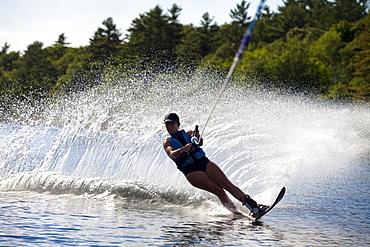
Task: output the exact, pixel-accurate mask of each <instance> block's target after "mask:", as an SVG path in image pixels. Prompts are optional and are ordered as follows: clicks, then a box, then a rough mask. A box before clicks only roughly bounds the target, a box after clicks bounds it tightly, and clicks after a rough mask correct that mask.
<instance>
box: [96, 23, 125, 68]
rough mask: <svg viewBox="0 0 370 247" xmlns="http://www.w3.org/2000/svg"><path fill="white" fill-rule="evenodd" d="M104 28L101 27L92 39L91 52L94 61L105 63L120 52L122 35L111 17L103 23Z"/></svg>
mask: <svg viewBox="0 0 370 247" xmlns="http://www.w3.org/2000/svg"><path fill="white" fill-rule="evenodd" d="M103 25H104V28H101V27H99V28H98V30H97V31H96V32H95V33H94V36H93V37H92V38H91V39H90V52H91V53H92V59H93V60H94V61H101V60H103V61H105V60H106V59H107V58H109V57H111V56H114V55H115V54H117V53H118V52H119V49H120V46H121V44H122V40H121V39H120V37H121V35H122V34H121V33H120V31H119V30H118V29H117V27H116V25H115V24H114V23H113V19H112V18H111V17H109V18H107V19H106V20H104V21H103Z"/></svg>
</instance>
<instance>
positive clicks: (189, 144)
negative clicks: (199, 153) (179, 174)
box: [181, 143, 193, 153]
mask: <svg viewBox="0 0 370 247" xmlns="http://www.w3.org/2000/svg"><path fill="white" fill-rule="evenodd" d="M192 146H193V144H192V143H188V144H186V145H185V146H183V147H181V149H182V150H183V151H184V153H189V152H190V150H191V147H192Z"/></svg>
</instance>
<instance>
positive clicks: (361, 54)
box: [349, 14, 370, 100]
mask: <svg viewBox="0 0 370 247" xmlns="http://www.w3.org/2000/svg"><path fill="white" fill-rule="evenodd" d="M363 24H364V30H363V31H362V32H361V33H360V34H359V35H358V37H357V38H356V40H355V41H356V44H357V51H356V55H355V58H354V68H355V71H354V73H353V75H354V76H355V77H354V79H353V80H352V81H351V83H350V87H349V89H350V93H351V95H352V97H354V98H355V99H361V100H370V14H367V15H366V17H365V18H364V19H363Z"/></svg>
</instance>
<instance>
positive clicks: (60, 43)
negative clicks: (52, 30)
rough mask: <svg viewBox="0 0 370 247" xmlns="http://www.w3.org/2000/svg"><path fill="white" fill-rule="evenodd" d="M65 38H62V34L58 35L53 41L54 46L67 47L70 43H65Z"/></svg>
mask: <svg viewBox="0 0 370 247" xmlns="http://www.w3.org/2000/svg"><path fill="white" fill-rule="evenodd" d="M66 39H67V37H65V36H64V33H62V34H60V35H59V37H58V40H57V41H55V45H69V44H71V43H67V42H66Z"/></svg>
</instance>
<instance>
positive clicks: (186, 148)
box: [163, 140, 192, 159]
mask: <svg viewBox="0 0 370 247" xmlns="http://www.w3.org/2000/svg"><path fill="white" fill-rule="evenodd" d="M191 146H192V144H191V143H188V144H186V145H185V146H182V147H181V148H179V149H176V150H175V149H174V148H173V147H172V146H171V144H170V141H169V140H165V141H164V142H163V148H164V151H166V153H167V155H168V156H170V157H171V158H172V159H177V158H179V157H180V156H181V155H183V154H184V153H188V152H189V151H190V150H191Z"/></svg>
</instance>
